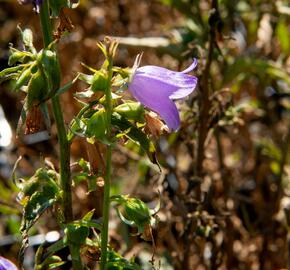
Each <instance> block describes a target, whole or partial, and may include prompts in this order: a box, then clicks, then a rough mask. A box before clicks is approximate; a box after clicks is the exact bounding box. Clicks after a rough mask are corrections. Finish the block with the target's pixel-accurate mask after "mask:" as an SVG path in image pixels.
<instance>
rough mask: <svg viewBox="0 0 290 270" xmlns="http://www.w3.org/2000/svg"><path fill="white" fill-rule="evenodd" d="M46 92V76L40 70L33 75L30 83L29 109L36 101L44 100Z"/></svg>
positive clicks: (28, 92) (28, 94)
mask: <svg viewBox="0 0 290 270" xmlns="http://www.w3.org/2000/svg"><path fill="white" fill-rule="evenodd" d="M46 93H47V90H46V85H45V78H44V76H43V74H42V73H41V72H40V71H39V70H38V71H37V72H36V73H34V74H33V75H32V76H31V78H30V80H29V83H28V89H27V109H30V108H31V107H32V106H33V105H35V103H40V102H41V101H42V100H44V98H45V96H46Z"/></svg>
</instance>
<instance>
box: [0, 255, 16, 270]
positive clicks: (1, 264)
mask: <svg viewBox="0 0 290 270" xmlns="http://www.w3.org/2000/svg"><path fill="white" fill-rule="evenodd" d="M0 270H17V267H16V266H15V265H14V264H13V263H12V262H10V261H9V260H7V259H5V258H4V257H1V256H0Z"/></svg>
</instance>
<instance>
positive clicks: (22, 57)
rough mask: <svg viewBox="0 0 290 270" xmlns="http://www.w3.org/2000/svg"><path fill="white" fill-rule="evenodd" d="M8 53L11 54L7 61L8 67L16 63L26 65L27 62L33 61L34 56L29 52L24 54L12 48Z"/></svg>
mask: <svg viewBox="0 0 290 270" xmlns="http://www.w3.org/2000/svg"><path fill="white" fill-rule="evenodd" d="M10 52H11V55H10V57H9V59H8V65H9V66H12V65H14V64H15V63H17V62H20V63H26V62H28V61H29V60H33V59H34V55H33V54H32V53H30V52H26V51H24V52H22V51H19V50H17V49H15V48H12V47H11V48H10Z"/></svg>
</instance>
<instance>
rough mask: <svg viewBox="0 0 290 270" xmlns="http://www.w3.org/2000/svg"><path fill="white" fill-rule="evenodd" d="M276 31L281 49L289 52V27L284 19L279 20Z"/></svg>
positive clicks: (286, 52)
mask: <svg viewBox="0 0 290 270" xmlns="http://www.w3.org/2000/svg"><path fill="white" fill-rule="evenodd" d="M276 31H277V37H278V39H279V42H280V46H281V49H282V51H283V52H284V53H285V54H286V55H287V54H289V52H290V39H289V29H288V26H287V24H286V22H285V21H284V20H281V21H279V23H278V25H277V28H276Z"/></svg>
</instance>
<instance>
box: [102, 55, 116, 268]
mask: <svg viewBox="0 0 290 270" xmlns="http://www.w3.org/2000/svg"><path fill="white" fill-rule="evenodd" d="M108 60H109V66H108V83H107V89H106V111H107V138H108V139H109V140H111V116H112V93H111V80H112V74H113V71H112V59H111V58H110V56H109V59H108ZM111 174H112V144H111V143H109V145H107V151H106V173H105V185H104V199H103V225H102V238H101V270H105V269H106V264H107V247H108V231H109V214H110V186H111Z"/></svg>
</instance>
